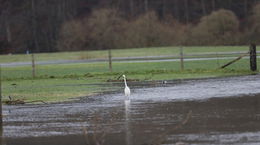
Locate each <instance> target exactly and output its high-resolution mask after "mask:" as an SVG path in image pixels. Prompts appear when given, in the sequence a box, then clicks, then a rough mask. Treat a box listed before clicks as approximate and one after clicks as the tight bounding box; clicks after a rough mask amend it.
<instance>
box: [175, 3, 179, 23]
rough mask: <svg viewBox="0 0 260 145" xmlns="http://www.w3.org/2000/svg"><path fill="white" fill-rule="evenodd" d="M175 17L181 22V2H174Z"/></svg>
mask: <svg viewBox="0 0 260 145" xmlns="http://www.w3.org/2000/svg"><path fill="white" fill-rule="evenodd" d="M174 15H175V17H176V19H177V20H179V21H180V14H179V1H178V0H174Z"/></svg>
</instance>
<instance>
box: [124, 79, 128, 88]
mask: <svg viewBox="0 0 260 145" xmlns="http://www.w3.org/2000/svg"><path fill="white" fill-rule="evenodd" d="M124 81H125V86H126V87H127V83H126V79H125V78H124Z"/></svg>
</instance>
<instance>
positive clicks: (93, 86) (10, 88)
mask: <svg viewBox="0 0 260 145" xmlns="http://www.w3.org/2000/svg"><path fill="white" fill-rule="evenodd" d="M228 61H230V60H207V61H205V60H204V61H187V62H185V70H180V64H179V62H143V63H140V62H139V63H127V62H125V63H119V62H117V63H113V72H109V69H108V64H107V63H88V64H60V65H40V66H36V74H37V77H36V78H34V79H32V78H31V68H30V67H29V66H22V67H5V68H2V79H3V96H4V98H3V99H4V100H6V99H8V96H12V97H13V98H16V99H24V100H26V101H35V100H42V101H45V102H59V101H66V100H70V99H74V98H78V97H84V96H89V95H93V94H98V93H102V92H105V91H115V90H119V88H121V87H118V86H117V87H116V86H114V85H112V84H111V83H110V82H107V80H116V79H117V78H118V76H119V75H121V74H126V75H127V78H128V79H132V80H139V81H151V80H173V79H190V78H206V77H222V76H234V75H247V74H252V73H253V72H251V71H249V64H248V62H249V60H248V59H242V60H240V61H239V62H237V63H235V64H233V65H231V66H230V67H228V69H217V68H219V67H220V66H221V65H223V64H225V63H227V62H228ZM258 63H260V62H258ZM122 87H123V83H122ZM130 88H131V85H130Z"/></svg>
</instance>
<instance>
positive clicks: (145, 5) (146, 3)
mask: <svg viewBox="0 0 260 145" xmlns="http://www.w3.org/2000/svg"><path fill="white" fill-rule="evenodd" d="M144 11H145V12H146V13H147V12H148V0H144Z"/></svg>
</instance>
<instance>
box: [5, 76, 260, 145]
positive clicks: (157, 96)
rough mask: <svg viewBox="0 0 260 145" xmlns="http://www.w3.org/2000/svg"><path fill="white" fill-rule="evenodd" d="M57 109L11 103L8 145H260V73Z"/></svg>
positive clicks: (163, 87) (162, 86)
mask: <svg viewBox="0 0 260 145" xmlns="http://www.w3.org/2000/svg"><path fill="white" fill-rule="evenodd" d="M136 85H138V84H129V86H130V88H132V95H131V101H130V102H125V98H124V95H123V93H121V92H120V93H116V94H109V95H102V96H95V97H92V98H88V99H82V100H80V101H78V102H72V103H60V104H51V105H24V106H4V114H5V115H6V116H5V118H4V136H5V143H6V144H7V145H12V144H13V145H19V144H20V145H30V144H31V145H56V144H60V145H84V144H97V143H100V144H113V145H115V144H118V145H124V144H125V145H143V144H175V143H186V144H259V143H260V95H259V94H260V76H259V75H254V76H243V77H231V78H220V79H203V80H189V81H178V82H176V81H165V82H163V83H162V84H160V82H159V83H158V82H157V84H155V86H157V87H152V88H146V87H145V86H148V84H147V85H144V86H143V88H140V86H139V88H135V87H134V86H136Z"/></svg>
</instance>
